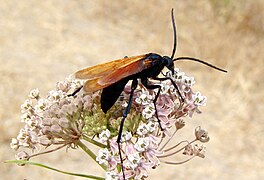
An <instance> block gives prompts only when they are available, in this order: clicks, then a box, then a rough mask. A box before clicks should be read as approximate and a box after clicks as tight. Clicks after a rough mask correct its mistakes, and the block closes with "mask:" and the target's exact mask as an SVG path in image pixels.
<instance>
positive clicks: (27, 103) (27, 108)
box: [20, 99, 32, 113]
mask: <svg viewBox="0 0 264 180" xmlns="http://www.w3.org/2000/svg"><path fill="white" fill-rule="evenodd" d="M20 108H21V112H22V113H25V112H28V111H30V110H32V101H31V100H29V99H26V100H25V102H24V103H23V104H22V105H21V106H20Z"/></svg>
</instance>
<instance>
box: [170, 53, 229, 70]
mask: <svg viewBox="0 0 264 180" xmlns="http://www.w3.org/2000/svg"><path fill="white" fill-rule="evenodd" d="M179 60H181V61H184V60H186V61H188V60H189V61H196V62H199V63H201V64H204V65H206V66H209V67H211V68H213V69H216V70H218V71H222V72H225V73H227V71H226V70H224V69H221V68H219V67H216V66H214V65H212V64H210V63H208V62H205V61H203V60H200V59H196V58H192V57H178V58H175V59H173V61H179Z"/></svg>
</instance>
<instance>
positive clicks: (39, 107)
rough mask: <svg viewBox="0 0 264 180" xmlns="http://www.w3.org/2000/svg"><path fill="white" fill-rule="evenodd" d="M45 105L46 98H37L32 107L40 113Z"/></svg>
mask: <svg viewBox="0 0 264 180" xmlns="http://www.w3.org/2000/svg"><path fill="white" fill-rule="evenodd" d="M46 106H47V100H46V99H40V100H38V104H37V105H35V107H34V109H35V111H36V112H37V113H41V112H42V111H44V110H45V108H46Z"/></svg>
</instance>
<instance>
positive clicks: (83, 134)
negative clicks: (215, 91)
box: [10, 69, 209, 179]
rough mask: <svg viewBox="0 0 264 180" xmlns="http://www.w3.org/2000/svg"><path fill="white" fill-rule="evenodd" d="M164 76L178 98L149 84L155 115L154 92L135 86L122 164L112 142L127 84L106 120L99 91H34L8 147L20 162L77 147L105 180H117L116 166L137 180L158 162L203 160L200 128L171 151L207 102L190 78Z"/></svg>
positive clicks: (68, 85)
mask: <svg viewBox="0 0 264 180" xmlns="http://www.w3.org/2000/svg"><path fill="white" fill-rule="evenodd" d="M166 76H167V77H170V78H171V79H172V80H173V81H174V82H175V83H176V85H177V86H178V89H179V92H178V91H177V90H176V89H175V88H174V86H173V85H172V84H171V81H162V82H153V83H160V84H161V92H160V96H159V97H158V99H157V102H156V109H157V112H156V109H155V105H154V103H153V100H154V99H155V96H156V94H157V90H156V89H155V90H149V89H146V88H145V87H144V86H143V85H141V84H139V86H138V88H137V89H136V90H135V92H134V96H133V99H132V106H131V109H130V112H129V114H128V116H127V117H126V119H125V124H124V127H123V134H122V138H121V143H120V147H121V155H122V161H123V164H121V159H120V156H119V149H118V144H117V142H116V141H117V136H118V133H119V128H120V122H121V120H122V117H123V113H124V110H125V108H126V106H127V102H128V99H129V96H130V91H131V90H130V85H129V84H128V85H126V87H125V89H124V91H123V92H122V94H121V95H120V97H119V99H118V100H117V102H116V103H115V104H114V106H113V107H112V108H111V109H110V110H109V111H108V112H107V113H106V114H105V113H103V111H102V110H101V106H100V97H101V91H97V92H94V93H88V94H84V93H83V92H79V93H77V94H76V95H75V96H71V95H70V94H72V93H73V92H74V91H75V89H77V88H78V87H80V86H82V85H83V83H84V81H80V80H76V79H72V78H67V79H66V80H64V81H61V82H58V83H57V84H56V87H55V88H54V90H51V91H49V92H48V93H47V95H45V96H43V95H42V94H41V93H40V91H39V89H34V90H32V91H31V92H30V93H29V95H28V97H29V99H26V100H25V102H24V103H23V104H22V105H21V117H20V119H21V122H22V123H23V124H24V127H23V128H22V129H21V130H20V131H19V133H18V135H17V137H15V138H12V140H11V143H10V147H11V148H12V149H14V150H16V151H18V153H17V155H16V158H17V159H19V160H29V159H30V158H32V157H34V156H38V155H42V154H47V153H50V152H54V151H57V150H58V149H62V148H72V149H76V148H79V147H80V148H82V149H83V150H85V152H87V154H88V155H90V156H91V157H93V159H94V160H95V162H97V163H98V164H99V165H101V167H102V168H103V169H104V170H105V171H106V175H105V179H122V178H123V176H122V172H121V166H123V169H124V173H125V176H126V178H128V179H129V178H131V179H142V178H147V177H148V175H149V173H150V172H151V171H152V170H153V169H154V168H155V169H157V167H158V166H159V165H160V164H161V163H162V162H163V163H167V164H182V163H184V162H187V161H188V160H190V159H192V158H194V157H202V158H203V157H205V155H204V153H205V146H204V145H200V144H199V143H206V142H208V141H209V135H208V133H207V131H206V130H204V129H202V128H201V127H200V126H199V127H197V128H196V129H195V132H194V139H193V140H185V139H183V140H181V141H180V142H178V143H176V144H174V145H171V144H173V143H172V142H171V139H172V138H173V136H175V134H177V133H179V130H182V129H184V127H185V124H186V122H187V120H186V119H187V117H188V116H189V117H192V116H193V114H194V113H195V112H197V113H200V112H201V111H200V110H199V107H201V106H205V103H206V97H205V96H203V95H202V94H201V93H200V92H194V91H193V86H194V85H195V80H194V78H193V77H189V76H187V75H186V74H185V73H184V72H181V71H180V70H179V69H175V73H174V74H172V73H171V71H170V72H167V73H166ZM181 97H182V98H183V100H184V101H182V100H181ZM161 127H162V129H161ZM87 143H92V144H94V145H96V146H97V147H98V151H97V152H92V151H90V150H88V149H89V146H88V145H87ZM183 144H184V146H182V145H183ZM169 145H170V147H169ZM176 155H178V156H180V155H182V156H183V157H187V159H186V160H184V161H180V162H171V161H170V160H169V159H170V157H171V156H176Z"/></svg>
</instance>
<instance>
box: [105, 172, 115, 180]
mask: <svg viewBox="0 0 264 180" xmlns="http://www.w3.org/2000/svg"><path fill="white" fill-rule="evenodd" d="M105 180H118V174H117V173H116V172H114V171H109V172H106V173H105Z"/></svg>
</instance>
